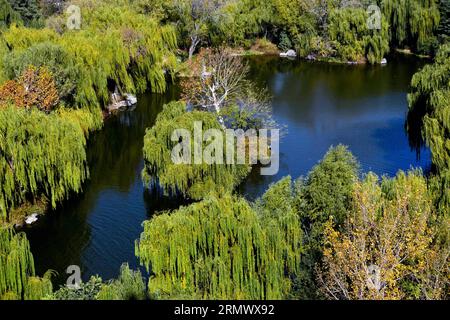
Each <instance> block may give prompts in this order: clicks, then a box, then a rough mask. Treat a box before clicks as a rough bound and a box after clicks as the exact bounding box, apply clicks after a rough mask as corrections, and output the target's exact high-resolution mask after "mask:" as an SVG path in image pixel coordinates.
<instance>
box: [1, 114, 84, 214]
mask: <svg viewBox="0 0 450 320" xmlns="http://www.w3.org/2000/svg"><path fill="white" fill-rule="evenodd" d="M0 136H1V139H0V217H1V219H0V220H3V221H9V220H11V218H13V217H10V216H9V211H10V209H12V208H14V207H16V206H18V205H20V204H22V203H23V202H25V201H31V202H33V201H35V200H36V199H39V198H41V197H44V198H46V199H48V200H49V201H50V203H51V205H52V206H53V207H55V206H56V203H57V202H58V201H60V200H62V199H64V198H66V197H67V196H68V195H69V194H70V193H71V192H78V191H80V190H81V185H82V182H83V181H84V180H85V179H86V178H87V177H88V169H87V166H86V152H85V145H86V138H85V136H84V134H83V131H82V128H81V127H80V126H78V125H76V124H74V121H71V120H65V119H64V117H60V116H58V115H57V114H55V113H52V114H50V115H46V114H44V113H42V112H40V111H38V110H36V109H32V110H30V111H28V110H24V109H19V108H16V107H13V106H7V107H5V106H3V107H1V106H0Z"/></svg>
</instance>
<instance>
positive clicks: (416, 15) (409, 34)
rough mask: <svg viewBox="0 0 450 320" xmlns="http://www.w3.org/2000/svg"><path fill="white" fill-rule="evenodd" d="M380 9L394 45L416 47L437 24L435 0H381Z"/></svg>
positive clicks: (437, 13) (424, 40) (431, 32)
mask: <svg viewBox="0 0 450 320" xmlns="http://www.w3.org/2000/svg"><path fill="white" fill-rule="evenodd" d="M382 10H383V14H384V16H385V17H386V18H387V20H388V22H389V25H390V27H391V41H392V44H393V45H396V46H402V45H406V46H410V47H412V48H413V49H418V48H420V47H421V46H423V45H424V44H425V42H426V41H429V39H430V38H431V37H433V33H434V31H435V30H436V29H437V27H438V25H439V7H438V3H437V1H436V0H383V1H382Z"/></svg>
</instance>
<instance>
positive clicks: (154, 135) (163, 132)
mask: <svg viewBox="0 0 450 320" xmlns="http://www.w3.org/2000/svg"><path fill="white" fill-rule="evenodd" d="M194 122H201V123H202V128H203V132H205V131H206V130H208V129H218V130H222V127H221V126H220V124H219V122H218V120H217V117H216V116H215V115H214V114H212V113H209V112H203V111H192V112H186V105H185V104H184V103H183V102H175V103H169V104H167V105H165V106H164V108H163V111H162V112H161V113H160V114H159V115H158V117H157V119H156V123H155V125H154V126H153V128H151V129H148V130H147V132H146V135H145V138H144V159H145V169H144V171H143V173H142V176H143V179H144V182H145V183H146V184H147V185H149V184H152V183H155V182H158V183H159V185H160V186H162V188H163V189H164V190H165V192H167V193H177V192H180V193H181V194H183V195H185V196H187V197H190V198H192V199H202V198H203V197H204V196H205V195H206V194H208V193H209V192H218V193H221V192H223V191H232V190H233V189H234V188H235V187H236V186H237V185H238V183H239V182H240V181H241V180H242V179H243V178H244V177H246V176H247V174H248V173H249V168H248V166H246V165H226V164H225V163H226V159H225V158H224V159H223V162H224V164H207V163H206V162H205V161H201V164H195V162H194V152H193V151H194V146H195V145H194ZM177 129H186V130H188V132H189V133H190V135H191V139H190V140H191V141H190V145H191V147H190V149H191V154H190V155H189V158H190V159H191V164H175V163H174V162H173V161H172V159H171V154H172V150H173V148H174V147H175V146H176V145H177V144H178V143H179V141H171V137H172V134H173V132H174V131H175V130H177ZM225 143H226V141H225V139H224V150H226V146H225ZM207 145H208V143H207V142H205V141H203V142H202V150H205V147H206V146H207ZM224 153H226V152H225V151H224ZM224 157H225V155H224Z"/></svg>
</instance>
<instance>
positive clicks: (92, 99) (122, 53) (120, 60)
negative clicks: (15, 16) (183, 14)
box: [3, 0, 176, 108]
mask: <svg viewBox="0 0 450 320" xmlns="http://www.w3.org/2000/svg"><path fill="white" fill-rule="evenodd" d="M77 3H78V5H79V6H80V7H81V10H82V12H81V14H82V17H83V26H82V29H81V30H78V31H70V30H67V31H66V32H63V33H62V34H58V33H56V32H54V31H53V30H51V29H47V28H44V29H39V30H36V29H27V28H23V27H11V28H10V29H8V30H7V31H6V32H5V34H4V35H3V38H4V40H5V41H6V43H7V44H8V46H9V48H11V50H12V55H11V58H14V57H19V56H23V58H22V59H23V62H19V65H22V64H23V63H31V64H39V63H42V58H43V57H51V59H50V61H48V62H47V63H50V64H52V67H55V65H56V64H60V62H61V63H62V64H61V66H59V67H58V68H57V71H61V69H62V70H63V71H64V72H65V73H66V74H67V73H69V74H70V75H71V76H70V77H69V78H70V81H69V80H68V79H67V80H66V81H69V83H70V85H69V87H72V86H73V82H74V79H73V78H72V76H74V75H75V73H76V75H77V78H76V88H75V93H76V94H75V97H74V104H75V105H76V106H79V107H87V108H95V107H98V106H100V105H105V104H107V103H108V102H109V99H110V97H109V92H108V82H113V83H114V84H116V85H117V86H118V88H119V91H121V92H131V93H134V92H143V91H145V90H147V88H149V87H150V88H151V90H152V91H154V92H162V91H164V90H165V88H166V77H165V71H168V72H169V74H170V73H171V71H172V70H173V69H174V67H175V63H176V62H175V56H174V55H173V53H172V51H173V50H174V49H175V48H176V35H175V30H174V29H173V28H172V27H171V26H160V25H159V23H158V21H156V20H154V19H149V18H148V17H146V16H144V15H141V14H137V12H135V11H134V10H132V8H131V7H130V6H128V5H126V3H125V2H122V3H121V4H120V5H117V4H116V5H114V4H108V3H107V2H106V1H99V2H97V3H96V4H95V5H96V8H95V10H91V9H90V5H89V4H88V1H84V0H82V1H79V2H77ZM48 42H51V43H52V45H53V47H51V48H50V47H49V45H48ZM42 43H47V44H42ZM39 45H40V46H39ZM30 47H32V48H30ZM23 50H27V51H28V52H25V53H22V52H21V51H23ZM36 50H37V51H39V53H40V54H38V55H36V57H34V56H32V54H33V52H35V51H36ZM57 52H60V53H62V56H59V55H55V53H57ZM17 59H19V61H20V58H17ZM9 65H12V66H14V61H12V62H11V63H9ZM69 70H70V71H69ZM60 80H61V81H60V84H61V82H62V78H61V79H60ZM66 84H67V83H66Z"/></svg>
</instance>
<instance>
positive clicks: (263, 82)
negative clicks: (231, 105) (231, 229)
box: [27, 57, 430, 282]
mask: <svg viewBox="0 0 450 320" xmlns="http://www.w3.org/2000/svg"><path fill="white" fill-rule="evenodd" d="M389 62H390V63H389V64H388V65H387V66H348V65H336V64H323V63H309V62H305V61H290V60H282V59H279V58H270V57H258V58H252V59H250V64H251V66H252V69H251V70H252V72H251V77H252V79H254V80H255V82H256V83H257V84H258V85H259V86H265V87H267V88H268V89H269V92H270V93H271V95H272V96H273V113H274V118H275V119H276V120H277V121H278V122H279V123H280V124H283V125H287V128H288V131H287V134H286V135H285V136H284V138H283V140H282V141H281V144H280V152H281V154H280V171H279V173H278V174H277V175H276V176H270V177H269V176H265V177H263V176H260V175H259V171H258V170H254V172H252V174H251V175H250V176H249V178H248V179H247V180H246V181H245V182H244V183H243V185H242V186H241V187H240V188H239V192H240V193H242V194H243V195H245V196H246V197H247V198H249V199H254V198H256V197H257V196H259V195H261V194H262V193H263V192H264V190H266V189H267V187H268V185H269V184H270V183H272V182H275V181H277V180H279V179H280V178H281V177H283V176H285V175H291V176H292V177H294V178H297V177H299V176H301V175H306V174H307V173H308V171H309V170H310V169H311V168H312V167H313V166H314V165H315V164H316V163H317V161H319V160H320V159H321V158H322V156H323V155H324V153H325V152H326V151H327V150H328V148H329V147H330V146H331V145H337V144H339V143H342V144H345V145H348V146H349V148H350V150H351V151H352V152H353V154H354V155H355V156H356V157H357V158H358V160H359V161H360V163H361V174H364V173H365V172H367V171H373V172H375V173H377V174H379V175H382V174H387V175H389V176H393V175H395V173H396V172H397V171H398V170H408V169H409V168H411V167H422V168H423V169H424V170H425V171H426V170H427V169H428V167H429V165H430V154H429V152H428V150H421V152H420V158H418V157H417V150H413V149H411V148H410V146H409V142H408V137H407V135H406V133H405V129H404V123H405V117H406V113H407V102H406V94H407V92H408V87H409V83H410V80H411V77H412V75H413V74H414V73H415V72H416V71H417V70H418V68H419V67H420V66H421V65H422V64H423V62H420V61H417V60H415V59H412V58H406V57H402V58H399V57H393V58H390V59H389ZM177 97H178V93H177V89H176V86H172V87H171V88H170V89H169V91H168V92H167V93H166V94H164V95H153V94H146V95H142V96H141V97H139V102H138V106H137V108H136V109H135V110H133V111H128V112H124V113H121V114H119V115H117V116H114V117H111V118H110V119H108V120H107V121H106V123H105V126H104V129H103V130H102V131H100V132H98V133H96V134H94V135H93V136H92V137H91V140H90V142H89V148H88V158H89V166H90V173H91V179H90V181H89V182H87V183H86V184H85V186H84V190H83V191H84V192H83V194H81V195H79V196H76V197H74V198H72V199H71V200H70V201H67V202H65V203H63V204H62V205H61V206H60V208H58V209H57V210H56V211H55V212H53V213H51V214H49V215H47V216H46V217H45V218H42V219H41V221H40V222H39V223H38V224H37V225H36V226H35V227H34V228H32V229H30V230H28V231H27V234H28V237H29V239H30V243H31V249H32V252H33V254H34V257H35V263H36V268H37V272H38V274H42V273H44V272H45V271H46V270H47V269H53V270H56V271H57V272H58V273H59V274H60V276H59V277H58V280H59V281H60V282H61V281H63V279H65V277H66V275H65V269H66V268H67V266H69V265H79V266H80V267H81V269H82V275H83V279H84V280H86V279H88V278H89V277H90V276H91V275H93V274H99V275H100V276H102V278H103V279H104V280H107V279H110V278H113V277H116V276H117V274H118V272H119V268H120V265H121V264H122V263H123V262H128V263H129V264H130V266H131V267H133V268H137V267H138V265H139V264H138V261H137V259H136V257H135V255H134V242H135V240H136V239H138V238H139V236H140V233H141V232H142V222H143V221H144V220H146V219H148V218H149V217H151V216H152V214H153V213H154V212H156V211H160V210H167V209H175V208H177V207H178V206H179V205H180V203H181V201H180V200H177V199H168V198H165V197H161V196H158V195H156V194H153V193H151V192H149V191H146V190H145V188H144V187H143V184H142V181H141V177H140V174H141V170H142V168H143V158H142V147H143V137H144V135H145V129H146V128H148V127H151V126H152V125H153V123H154V121H155V118H156V115H157V114H158V112H159V111H160V110H161V109H162V105H163V104H164V103H166V102H168V101H171V100H174V99H176V98H177Z"/></svg>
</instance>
